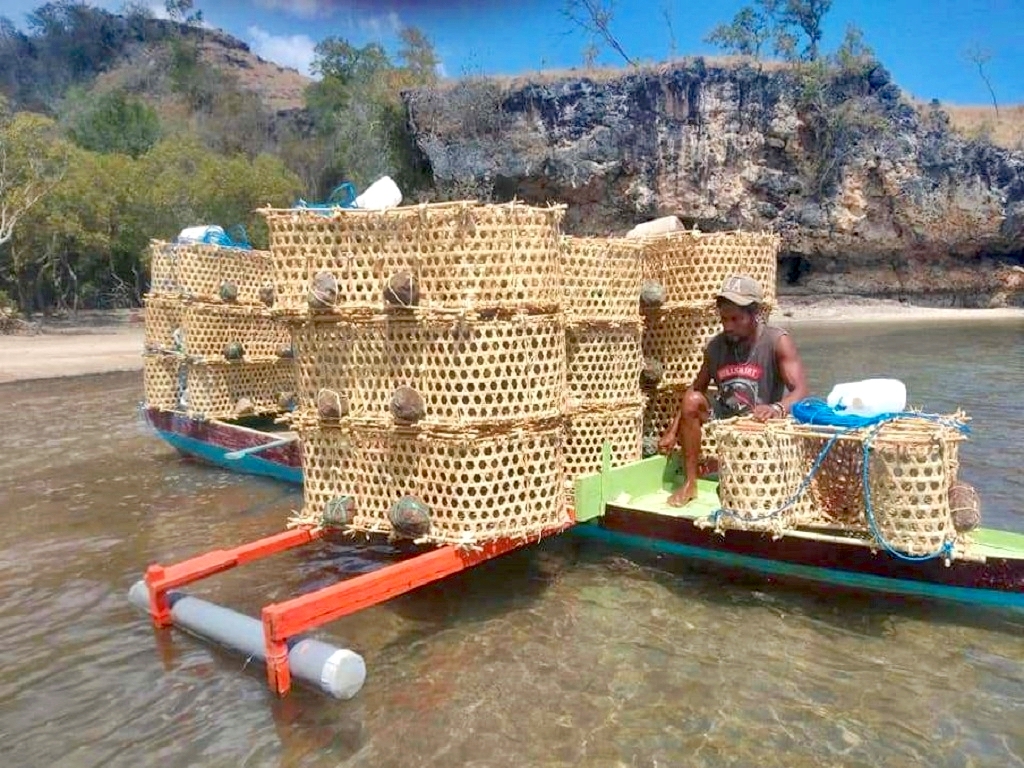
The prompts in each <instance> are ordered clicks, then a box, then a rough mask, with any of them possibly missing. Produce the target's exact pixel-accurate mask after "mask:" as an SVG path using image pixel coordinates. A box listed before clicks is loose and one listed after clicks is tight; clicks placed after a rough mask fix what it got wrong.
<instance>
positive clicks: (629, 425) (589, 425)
mask: <svg viewBox="0 0 1024 768" xmlns="http://www.w3.org/2000/svg"><path fill="white" fill-rule="evenodd" d="M642 430H643V408H642V406H641V405H639V404H634V405H631V406H625V407H620V408H616V409H614V410H606V409H594V410H581V411H577V412H575V413H572V414H570V415H568V416H567V417H566V419H565V469H566V486H567V488H569V489H570V490H569V494H570V497H571V488H572V484H573V483H574V482H575V480H576V478H577V477H579V476H580V475H586V474H590V473H593V472H600V471H601V463H602V459H601V457H602V452H603V447H604V444H605V443H606V442H607V443H608V444H609V445H610V447H611V461H612V466H613V467H617V466H621V465H622V464H628V463H630V462H634V461H639V460H640V459H641V458H643V455H642V446H641V438H642Z"/></svg>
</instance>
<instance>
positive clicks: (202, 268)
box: [175, 243, 274, 307]
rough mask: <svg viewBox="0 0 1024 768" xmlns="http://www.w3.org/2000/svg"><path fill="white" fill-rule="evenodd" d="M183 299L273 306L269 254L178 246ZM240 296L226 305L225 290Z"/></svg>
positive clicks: (213, 246)
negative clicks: (229, 287)
mask: <svg viewBox="0 0 1024 768" xmlns="http://www.w3.org/2000/svg"><path fill="white" fill-rule="evenodd" d="M175 249H176V251H177V257H178V284H179V289H180V291H181V293H182V295H184V296H186V297H188V298H190V299H194V300H198V301H203V302H212V303H219V302H225V303H231V304H241V305H243V306H260V307H266V306H270V305H271V304H272V303H273V286H274V270H273V259H272V258H271V256H270V252H269V251H258V250H245V249H241V248H225V247H222V246H217V245H205V244H200V243H188V244H181V245H177V246H175ZM225 284H229V285H230V286H231V288H233V289H234V290H235V291H236V292H237V297H236V298H234V300H233V301H226V300H225V298H224V297H222V295H221V288H222V286H224V285H225Z"/></svg>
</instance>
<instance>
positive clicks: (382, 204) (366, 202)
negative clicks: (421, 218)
mask: <svg viewBox="0 0 1024 768" xmlns="http://www.w3.org/2000/svg"><path fill="white" fill-rule="evenodd" d="M401 202H402V190H400V189H399V188H398V185H397V184H395V182H394V180H393V179H392V178H391V177H390V176H381V177H380V178H379V179H377V180H376V181H375V182H373V184H371V185H370V186H368V187H367V188H366V189H365V190H364V191H363V194H361V195H359V197H357V198H356V199H355V206H356V208H363V209H365V210H370V211H383V210H384V209H386V208H394V207H395V206H397V205H398V204H400V203H401Z"/></svg>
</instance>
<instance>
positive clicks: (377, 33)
mask: <svg viewBox="0 0 1024 768" xmlns="http://www.w3.org/2000/svg"><path fill="white" fill-rule="evenodd" d="M350 23H351V24H352V26H354V27H355V28H356V29H358V30H359V31H360V32H362V33H363V34H365V35H368V36H370V37H382V36H385V35H394V34H397V33H398V31H399V30H400V29H401V28H402V20H401V19H399V18H398V14H397V13H395V12H394V11H389V12H388V13H381V14H376V15H373V16H362V15H357V16H354V17H353V18H352V19H351V22H350Z"/></svg>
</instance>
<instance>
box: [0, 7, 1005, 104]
mask: <svg viewBox="0 0 1024 768" xmlns="http://www.w3.org/2000/svg"><path fill="white" fill-rule="evenodd" d="M563 2H564V0H516V1H515V2H511V1H509V2H499V1H498V0H477V1H476V2H472V1H471V0H450V2H448V3H441V2H438V0H420V1H419V2H416V1H415V0H373V1H372V2H371V0H217V1H214V0H205V1H204V0H196V6H197V7H198V8H199V9H201V10H202V11H203V14H204V16H205V18H206V20H207V21H208V22H209V23H210V24H211V25H213V26H216V27H220V28H222V29H224V30H226V31H227V32H229V33H231V34H232V35H234V36H236V37H238V38H240V39H242V40H244V41H246V42H247V43H249V45H250V46H251V47H252V49H253V50H254V51H255V52H256V53H258V54H259V55H261V56H262V57H263V58H265V59H269V60H271V61H275V62H277V63H279V64H282V65H285V66H292V67H295V68H297V69H299V70H300V71H308V67H309V64H310V62H311V60H312V56H313V47H314V46H315V44H316V42H317V41H318V40H321V39H323V38H324V37H327V36H331V35H333V36H338V37H343V38H345V39H347V40H349V41H351V42H353V43H355V44H360V45H361V44H364V43H367V42H370V41H373V40H378V41H380V42H383V43H384V44H385V45H386V46H387V47H388V48H389V49H390V50H394V49H395V44H396V39H397V37H396V33H397V31H398V29H399V28H400V27H401V26H403V25H413V26H417V27H420V28H421V29H422V30H424V31H425V32H426V33H427V35H428V36H429V37H430V39H431V40H432V41H433V42H434V44H435V47H436V49H437V51H438V54H439V55H440V58H441V63H442V67H443V72H444V73H445V74H446V75H447V76H449V77H458V76H460V75H465V74H519V73H526V72H530V71H536V70H539V69H545V68H569V67H573V66H579V65H580V64H581V61H582V51H583V49H584V47H585V46H586V44H587V40H586V38H585V36H584V35H583V34H581V33H580V32H579V31H578V30H574V29H573V27H572V25H571V24H570V23H569V22H568V21H567V20H566V19H565V18H564V16H563V15H562V14H561V9H562V7H563ZM41 4H42V3H40V2H31V1H28V0H5V2H4V3H3V6H2V7H3V10H2V11H0V13H2V14H3V15H6V16H7V17H9V18H11V19H12V20H13V21H14V22H15V23H17V24H19V25H21V24H23V23H24V21H25V19H24V15H25V13H27V12H29V11H31V10H32V9H34V8H36V7H38V6H39V5H41ZM91 4H94V5H99V6H102V7H105V8H107V9H109V10H113V11H117V10H118V9H119V8H120V7H122V5H123V0H100V1H99V2H95V3H91ZM745 4H746V1H745V0H717V2H713V1H712V2H708V1H707V0H705V1H704V2H693V1H692V0H646V1H645V0H615V2H614V6H613V8H614V18H613V24H612V29H613V32H614V33H615V34H616V36H617V38H618V39H619V41H620V42H621V44H622V46H623V48H625V50H626V52H627V53H628V54H629V55H630V56H632V57H634V58H638V59H646V60H654V61H660V60H663V59H665V58H667V57H668V56H669V53H670V36H669V32H668V29H667V25H666V23H665V18H664V12H667V13H668V15H669V18H670V19H671V21H672V27H673V29H674V34H675V40H676V50H677V51H678V53H679V55H691V54H705V55H714V54H715V53H716V51H715V49H714V48H713V47H711V46H709V45H708V44H706V43H704V42H702V38H703V37H704V36H705V35H706V34H707V33H708V31H709V30H710V29H711V28H712V27H714V26H715V25H716V24H718V23H720V22H723V21H728V20H729V19H730V18H731V17H732V16H733V14H734V13H735V12H736V11H737V10H738V9H739V8H741V7H742V6H743V5H745ZM151 5H152V6H153V7H154V8H155V9H162V7H163V3H162V2H156V1H154V2H151ZM851 22H852V23H855V24H857V25H858V26H860V27H861V29H862V30H863V31H864V37H865V39H866V41H867V42H868V44H869V45H870V46H871V47H872V48H873V49H874V50H875V52H876V54H877V55H878V56H879V58H880V59H881V60H882V62H883V63H884V64H885V65H886V66H887V67H888V68H889V70H890V71H891V72H892V74H893V76H894V77H895V79H896V81H897V82H898V83H899V84H900V85H901V86H902V87H903V88H904V89H905V90H906V91H908V92H909V93H911V94H912V95H913V96H915V97H918V98H921V99H931V98H938V99H939V100H941V101H944V102H951V103H958V104H986V103H989V94H988V91H987V89H986V87H985V84H984V83H983V82H982V80H981V78H980V77H979V76H978V73H977V70H976V69H975V68H974V65H973V64H971V63H970V62H969V61H967V60H966V59H965V57H964V51H965V50H966V49H967V48H968V46H970V45H972V44H975V45H980V46H981V47H982V48H983V49H985V50H986V51H987V52H988V53H989V54H990V56H991V58H990V60H989V62H988V64H987V65H986V73H987V74H988V76H989V79H990V80H991V81H992V85H993V87H994V89H995V92H996V96H997V98H998V99H999V101H1000V103H1001V104H1011V103H1021V102H1024V77H1021V76H1020V72H1021V70H1022V69H1024V0H833V4H832V9H831V11H830V12H829V15H828V16H827V18H826V34H825V40H824V45H825V47H826V48H827V49H832V48H834V47H835V46H836V45H837V44H838V43H839V41H840V40H841V38H842V36H843V31H844V30H845V28H846V25H847V24H848V23H851ZM598 63H601V64H609V65H615V66H617V65H618V64H619V63H620V60H618V59H617V57H616V54H614V53H613V52H611V51H608V50H605V51H603V52H602V54H601V55H600V57H599V58H598Z"/></svg>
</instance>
